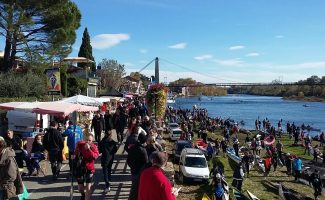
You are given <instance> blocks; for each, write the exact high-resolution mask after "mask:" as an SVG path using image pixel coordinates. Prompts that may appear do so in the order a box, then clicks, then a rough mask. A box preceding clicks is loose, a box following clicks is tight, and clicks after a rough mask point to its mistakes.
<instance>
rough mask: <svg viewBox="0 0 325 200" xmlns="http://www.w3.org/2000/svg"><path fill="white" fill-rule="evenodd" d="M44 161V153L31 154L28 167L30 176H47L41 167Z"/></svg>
mask: <svg viewBox="0 0 325 200" xmlns="http://www.w3.org/2000/svg"><path fill="white" fill-rule="evenodd" d="M42 160H45V154H44V153H40V152H38V153H31V154H30V160H29V167H28V171H29V175H36V176H38V175H39V172H41V173H42V174H43V176H45V172H44V170H43V169H42V168H41V165H40V163H41V161H42ZM35 173H36V174H35Z"/></svg>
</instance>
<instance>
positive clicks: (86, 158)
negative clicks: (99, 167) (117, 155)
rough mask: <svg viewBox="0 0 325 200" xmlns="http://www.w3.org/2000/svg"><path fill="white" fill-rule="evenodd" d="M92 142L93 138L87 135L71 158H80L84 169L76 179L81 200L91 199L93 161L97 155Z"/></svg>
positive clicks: (95, 147) (78, 144)
mask: <svg viewBox="0 0 325 200" xmlns="http://www.w3.org/2000/svg"><path fill="white" fill-rule="evenodd" d="M93 140H94V136H93V135H92V134H89V135H88V136H87V140H86V141H80V142H78V143H77V147H76V151H75V156H73V157H72V158H73V159H75V157H79V156H82V164H83V165H84V168H85V170H84V172H83V173H81V174H80V176H79V177H77V182H78V190H79V192H80V193H81V200H90V199H91V190H92V183H93V177H94V173H95V160H96V159H97V158H98V155H99V153H98V149H97V146H96V145H95V144H94V143H93ZM75 170H79V169H75ZM85 183H86V184H85ZM85 191H86V192H85Z"/></svg>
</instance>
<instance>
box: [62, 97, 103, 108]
mask: <svg viewBox="0 0 325 200" xmlns="http://www.w3.org/2000/svg"><path fill="white" fill-rule="evenodd" d="M98 99H99V98H93V97H88V96H84V95H76V96H73V97H68V98H65V99H62V100H61V102H67V103H74V104H82V105H86V106H102V105H103V102H101V101H99V100H98Z"/></svg>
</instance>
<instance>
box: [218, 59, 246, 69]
mask: <svg viewBox="0 0 325 200" xmlns="http://www.w3.org/2000/svg"><path fill="white" fill-rule="evenodd" d="M215 62H216V63H218V64H219V65H225V66H237V67H240V66H243V64H244V61H242V60H241V59H240V58H235V59H228V60H215Z"/></svg>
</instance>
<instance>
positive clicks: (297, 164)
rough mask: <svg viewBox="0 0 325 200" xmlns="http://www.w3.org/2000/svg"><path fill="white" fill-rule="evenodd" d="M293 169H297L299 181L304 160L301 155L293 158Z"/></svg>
mask: <svg viewBox="0 0 325 200" xmlns="http://www.w3.org/2000/svg"><path fill="white" fill-rule="evenodd" d="M293 170H294V171H295V181H296V182H298V181H299V178H300V176H301V170H302V161H301V159H300V158H299V157H296V158H295V159H294V160H293Z"/></svg>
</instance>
